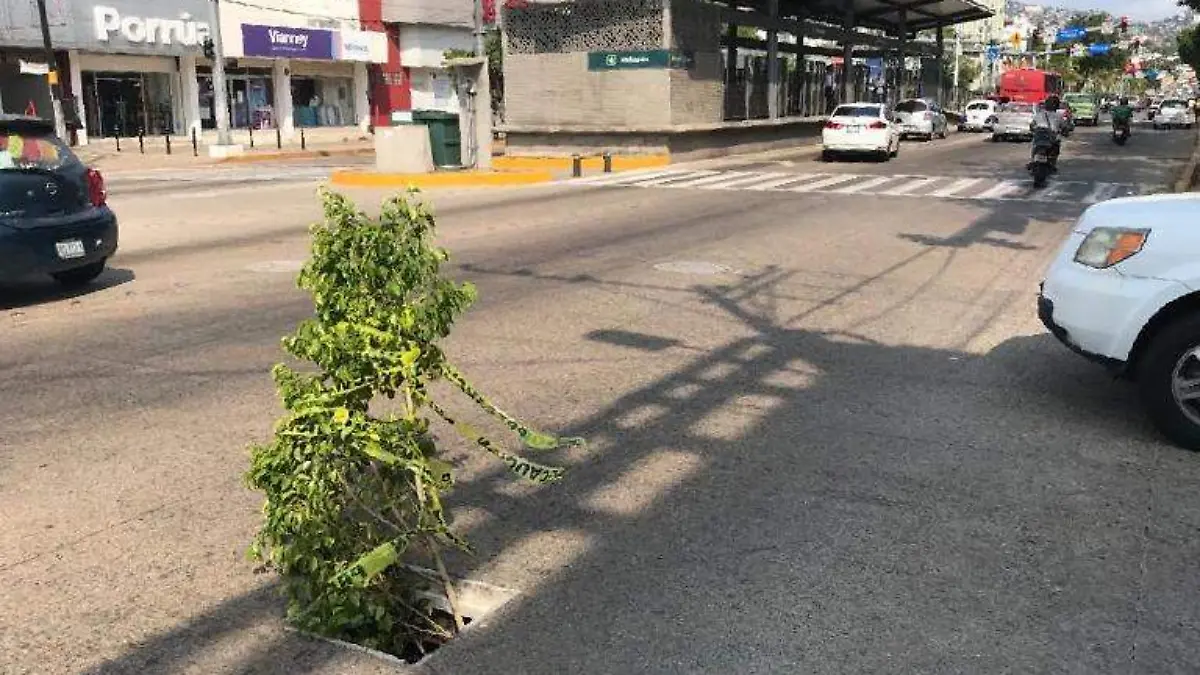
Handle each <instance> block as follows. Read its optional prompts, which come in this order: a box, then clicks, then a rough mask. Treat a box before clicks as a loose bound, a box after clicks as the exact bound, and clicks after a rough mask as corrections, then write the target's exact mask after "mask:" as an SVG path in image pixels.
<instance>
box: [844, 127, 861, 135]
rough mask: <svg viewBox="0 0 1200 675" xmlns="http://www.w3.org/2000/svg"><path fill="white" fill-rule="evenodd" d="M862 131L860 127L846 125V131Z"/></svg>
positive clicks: (852, 132) (853, 132)
mask: <svg viewBox="0 0 1200 675" xmlns="http://www.w3.org/2000/svg"><path fill="white" fill-rule="evenodd" d="M860 131H862V127H846V133H850V134H857V133H858V132H860Z"/></svg>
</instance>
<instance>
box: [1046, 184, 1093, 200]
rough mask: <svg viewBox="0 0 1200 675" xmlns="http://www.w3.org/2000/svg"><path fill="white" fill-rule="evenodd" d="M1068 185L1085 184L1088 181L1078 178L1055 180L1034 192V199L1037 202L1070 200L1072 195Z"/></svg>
mask: <svg viewBox="0 0 1200 675" xmlns="http://www.w3.org/2000/svg"><path fill="white" fill-rule="evenodd" d="M1068 185H1083V186H1087V183H1084V182H1082V181H1077V180H1064V181H1053V182H1051V183H1050V185H1049V187H1046V188H1044V189H1042V190H1039V191H1037V192H1035V193H1034V195H1033V201H1035V202H1069V201H1073V200H1072V199H1070V195H1069V194H1068V193H1067V186H1068Z"/></svg>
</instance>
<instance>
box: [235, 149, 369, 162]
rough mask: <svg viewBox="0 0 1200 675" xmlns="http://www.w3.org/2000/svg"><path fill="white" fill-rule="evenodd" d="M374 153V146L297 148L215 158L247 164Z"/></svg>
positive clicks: (358, 155)
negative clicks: (329, 148) (296, 149)
mask: <svg viewBox="0 0 1200 675" xmlns="http://www.w3.org/2000/svg"><path fill="white" fill-rule="evenodd" d="M373 154H375V150H374V148H353V149H337V148H335V149H331V150H298V151H291V152H261V153H252V154H249V155H236V156H234V157H224V158H221V159H219V160H217V162H216V163H217V164H249V163H253V162H277V161H280V160H285V159H316V158H319V157H360V156H366V155H373Z"/></svg>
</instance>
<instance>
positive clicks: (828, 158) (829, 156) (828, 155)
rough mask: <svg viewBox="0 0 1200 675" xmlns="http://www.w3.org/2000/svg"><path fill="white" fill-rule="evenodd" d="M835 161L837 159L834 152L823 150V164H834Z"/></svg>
mask: <svg viewBox="0 0 1200 675" xmlns="http://www.w3.org/2000/svg"><path fill="white" fill-rule="evenodd" d="M835 159H837V157H836V156H835V155H834V154H833V151H832V150H822V151H821V161H822V162H832V161H833V160H835Z"/></svg>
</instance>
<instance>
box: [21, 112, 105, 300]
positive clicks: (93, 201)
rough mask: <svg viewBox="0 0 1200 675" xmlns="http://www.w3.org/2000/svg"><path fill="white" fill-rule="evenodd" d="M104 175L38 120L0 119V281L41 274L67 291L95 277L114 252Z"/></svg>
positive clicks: (47, 125) (44, 122)
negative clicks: (82, 160) (65, 287)
mask: <svg viewBox="0 0 1200 675" xmlns="http://www.w3.org/2000/svg"><path fill="white" fill-rule="evenodd" d="M107 199H108V194H107V191H106V189H105V186H104V178H103V177H102V176H101V175H100V173H99V172H98V171H96V170H94V169H89V168H88V167H87V166H84V164H83V162H81V161H80V160H79V158H78V157H77V156H76V155H75V153H73V152H71V149H70V148H69V147H67V145H66V144H65V143H63V142H62V140H61V139H59V138H58V137H57V136H56V135H55V134H54V126H53V125H52V124H51V123H49V122H47V121H45V120H42V119H38V118H34V117H22V116H14V115H0V282H3V281H15V280H17V279H20V278H24V277H29V276H33V275H40V274H47V275H50V276H52V277H54V278H55V279H57V280H58V281H59V282H60V283H61V284H63V285H66V286H82V285H84V284H87V283H88V282H90V281H92V280H93V279H95V278H96V277H98V276H100V273H101V272H103V271H104V267H105V264H106V262H107V261H108V259H109V258H110V257H111V256H112V255H113V253H115V252H116V250H117V236H118V233H117V217H116V215H114V214H113V212H112V210H111V209H110V208H109V207H108V205H107Z"/></svg>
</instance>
